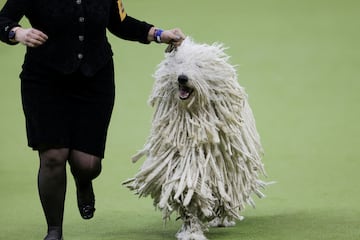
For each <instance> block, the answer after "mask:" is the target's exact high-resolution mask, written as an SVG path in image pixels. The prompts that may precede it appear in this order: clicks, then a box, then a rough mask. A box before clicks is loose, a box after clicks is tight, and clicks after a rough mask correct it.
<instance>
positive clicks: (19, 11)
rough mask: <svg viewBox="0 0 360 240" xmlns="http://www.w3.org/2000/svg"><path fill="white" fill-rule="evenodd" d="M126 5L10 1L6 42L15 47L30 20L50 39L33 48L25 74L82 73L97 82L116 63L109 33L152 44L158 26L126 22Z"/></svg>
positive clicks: (110, 0)
mask: <svg viewBox="0 0 360 240" xmlns="http://www.w3.org/2000/svg"><path fill="white" fill-rule="evenodd" d="M118 1H120V2H121V0H8V1H7V2H6V4H5V5H4V7H3V9H2V10H1V11H0V40H1V41H3V42H5V43H8V44H14V43H12V42H10V41H9V39H8V34H9V31H10V29H11V28H12V27H14V26H18V25H19V24H18V22H19V21H20V19H21V18H22V17H23V16H26V17H27V18H28V20H29V22H30V24H31V26H32V27H33V28H36V29H38V30H40V31H42V32H44V33H45V34H47V35H48V37H49V38H48V40H47V41H46V42H45V44H43V45H41V46H39V47H37V48H29V47H28V48H27V52H26V55H25V60H24V65H23V68H24V69H32V70H36V71H40V72H41V71H49V70H51V71H52V70H55V71H58V72H61V73H65V74H66V73H72V72H74V71H77V70H80V71H81V72H83V73H84V74H85V75H88V76H91V75H93V74H94V73H96V71H98V70H99V69H100V68H101V67H102V66H104V64H106V63H107V62H108V61H109V60H110V58H111V57H112V54H113V53H112V50H111V46H110V44H109V42H108V40H107V37H106V29H108V30H109V31H110V32H111V33H113V34H114V35H116V36H118V37H120V38H123V39H126V40H132V41H139V42H141V43H149V42H148V40H147V34H148V31H149V30H150V28H151V27H152V25H150V24H148V23H146V22H142V21H139V20H137V19H135V18H132V17H130V16H126V17H125V18H124V19H123V21H121V18H120V12H119V6H120V4H119V2H118Z"/></svg>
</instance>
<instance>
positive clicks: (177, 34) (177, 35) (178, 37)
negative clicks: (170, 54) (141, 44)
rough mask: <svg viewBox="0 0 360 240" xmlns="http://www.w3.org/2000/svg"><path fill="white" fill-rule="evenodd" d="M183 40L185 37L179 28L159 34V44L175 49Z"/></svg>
mask: <svg viewBox="0 0 360 240" xmlns="http://www.w3.org/2000/svg"><path fill="white" fill-rule="evenodd" d="M184 39H185V35H184V34H183V32H182V31H181V30H180V29H179V28H174V29H171V30H165V31H163V32H162V33H161V42H163V43H167V44H173V45H174V46H175V47H178V46H180V45H181V43H182V41H183V40H184Z"/></svg>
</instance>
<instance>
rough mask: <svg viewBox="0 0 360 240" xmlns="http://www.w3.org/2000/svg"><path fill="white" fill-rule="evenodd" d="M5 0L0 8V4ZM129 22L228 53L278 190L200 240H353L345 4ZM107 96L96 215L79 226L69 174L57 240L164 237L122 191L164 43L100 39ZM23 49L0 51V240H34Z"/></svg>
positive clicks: (355, 135)
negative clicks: (109, 81) (108, 55)
mask: <svg viewBox="0 0 360 240" xmlns="http://www.w3.org/2000/svg"><path fill="white" fill-rule="evenodd" d="M3 4H4V0H0V6H3ZM124 4H125V9H126V10H127V12H128V14H129V15H131V16H134V17H137V18H139V19H143V20H146V21H148V22H150V23H153V24H155V25H157V26H160V27H162V28H165V29H168V28H172V27H180V28H181V29H182V30H183V31H184V32H185V33H186V34H187V35H189V36H191V37H193V38H194V39H195V40H196V41H198V42H206V43H212V42H222V43H224V44H225V45H226V46H228V47H229V49H228V50H227V53H228V54H229V55H231V56H232V57H231V61H232V63H233V64H236V65H238V68H237V69H238V74H239V81H240V84H241V85H242V86H244V87H245V88H246V90H247V92H248V94H249V96H250V104H251V106H252V108H253V111H254V114H255V117H256V119H257V126H258V130H259V132H260V134H261V137H262V143H263V145H264V148H265V157H264V163H265V166H266V169H267V172H268V175H269V177H268V178H267V179H266V180H269V181H273V180H274V181H277V183H276V184H275V185H272V186H270V187H268V189H267V190H266V191H265V193H266V195H267V198H265V199H262V200H258V199H256V204H257V208H256V209H252V208H250V207H248V208H247V209H246V211H245V212H244V213H243V215H244V216H245V220H244V221H242V222H238V223H237V225H236V227H234V228H228V229H223V228H221V229H211V230H210V232H209V233H208V234H207V236H208V237H209V238H210V239H223V240H225V239H226V240H230V239H242V240H265V239H266V240H322V239H326V240H332V239H339V240H356V239H360V217H359V215H360V206H359V202H360V177H359V173H358V172H359V169H360V163H359V158H360V153H359V146H360V128H359V122H360V108H359V103H360V95H359V93H358V92H359V90H360V83H359V80H360V71H359V67H360V51H359V42H360V33H359V32H360V31H359V29H360V19H359V8H360V2H359V1H356V0H353V1H351V0H343V1H340V0H303V1H296V0H224V1H215V0H196V1H190V0H184V1H172V0H167V1H165V0H156V1H149V0H132V1H130V0H128V1H124ZM23 24H24V25H25V26H26V25H27V22H26V21H25V20H24V21H23ZM110 41H111V44H112V46H113V50H114V52H115V57H114V58H115V66H116V85H117V97H116V104H115V109H114V114H113V117H112V122H111V126H110V130H109V136H108V142H107V150H106V157H105V159H104V161H103V172H102V174H101V176H100V177H99V178H97V180H96V181H95V182H94V187H95V191H96V208H97V211H96V216H95V218H94V219H93V220H90V221H83V220H82V219H81V218H80V216H79V214H78V211H77V207H76V196H75V192H74V183H73V180H72V178H71V174H68V178H69V181H68V191H67V196H66V209H65V221H64V237H65V239H76V240H77V239H80V240H81V239H86V240H93V239H94V240H95V239H96V240H98V239H104V240H129V239H142V240H143V239H145V240H158V239H174V235H175V233H176V231H177V230H178V228H179V227H180V222H178V221H176V220H175V216H174V217H173V218H172V220H171V221H170V222H168V223H167V224H166V225H164V224H163V223H162V220H161V214H160V212H158V211H155V209H154V207H153V206H152V202H151V199H138V197H137V196H134V195H133V194H132V193H131V192H130V191H128V190H127V189H125V188H124V187H123V186H121V182H122V181H123V180H125V179H127V178H129V177H132V176H133V175H134V174H135V173H136V172H137V170H138V169H139V167H140V164H141V163H142V161H140V162H138V163H136V164H132V163H131V156H132V155H133V154H134V153H136V151H137V150H139V149H140V148H141V147H142V145H143V143H144V142H145V139H146V137H147V135H148V133H149V130H150V121H151V115H152V111H153V110H152V109H151V108H150V107H149V106H148V105H147V103H146V101H147V99H148V96H149V94H150V91H151V87H152V83H153V79H152V76H151V75H152V73H153V72H154V70H155V68H156V65H157V64H158V63H159V62H160V61H161V59H162V58H163V51H164V49H165V46H164V45H157V44H151V45H141V44H138V43H132V42H125V41H123V40H119V39H116V38H114V37H112V36H110ZM24 51H25V49H24V46H21V45H17V46H14V47H11V46H7V45H5V44H0V114H1V118H0V141H1V142H0V143H1V144H0V239H6V240H11V239H16V240H18V239H42V238H43V236H44V233H45V230H46V225H45V220H44V217H43V213H42V210H41V205H40V201H39V198H38V195H37V187H36V174H37V168H38V165H39V163H38V160H37V154H36V152H33V151H32V150H30V149H29V148H27V147H26V138H25V128H24V117H23V113H22V108H21V101H20V95H19V88H20V84H19V79H18V75H19V72H20V70H21V64H22V60H23V54H24Z"/></svg>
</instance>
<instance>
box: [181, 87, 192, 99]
mask: <svg viewBox="0 0 360 240" xmlns="http://www.w3.org/2000/svg"><path fill="white" fill-rule="evenodd" d="M189 95H190V92H189V91H188V90H187V89H184V88H181V89H180V90H179V96H180V98H181V99H186V98H188V97H189Z"/></svg>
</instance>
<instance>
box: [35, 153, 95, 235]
mask: <svg viewBox="0 0 360 240" xmlns="http://www.w3.org/2000/svg"><path fill="white" fill-rule="evenodd" d="M39 157H40V168H39V173H38V189H39V196H40V200H41V204H42V207H43V210H44V213H45V217H46V222H47V225H48V232H49V234H51V232H52V231H55V232H56V234H60V235H61V234H62V223H63V214H64V202H65V193H66V162H67V161H69V164H70V168H71V173H72V175H73V176H74V179H75V183H76V187H77V190H78V191H79V190H80V191H81V190H82V189H86V188H88V187H91V180H93V179H94V178H96V177H97V176H98V175H99V174H100V172H101V158H99V157H96V156H93V155H90V154H87V153H84V152H81V151H77V150H69V149H68V148H59V149H48V150H44V151H39Z"/></svg>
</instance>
